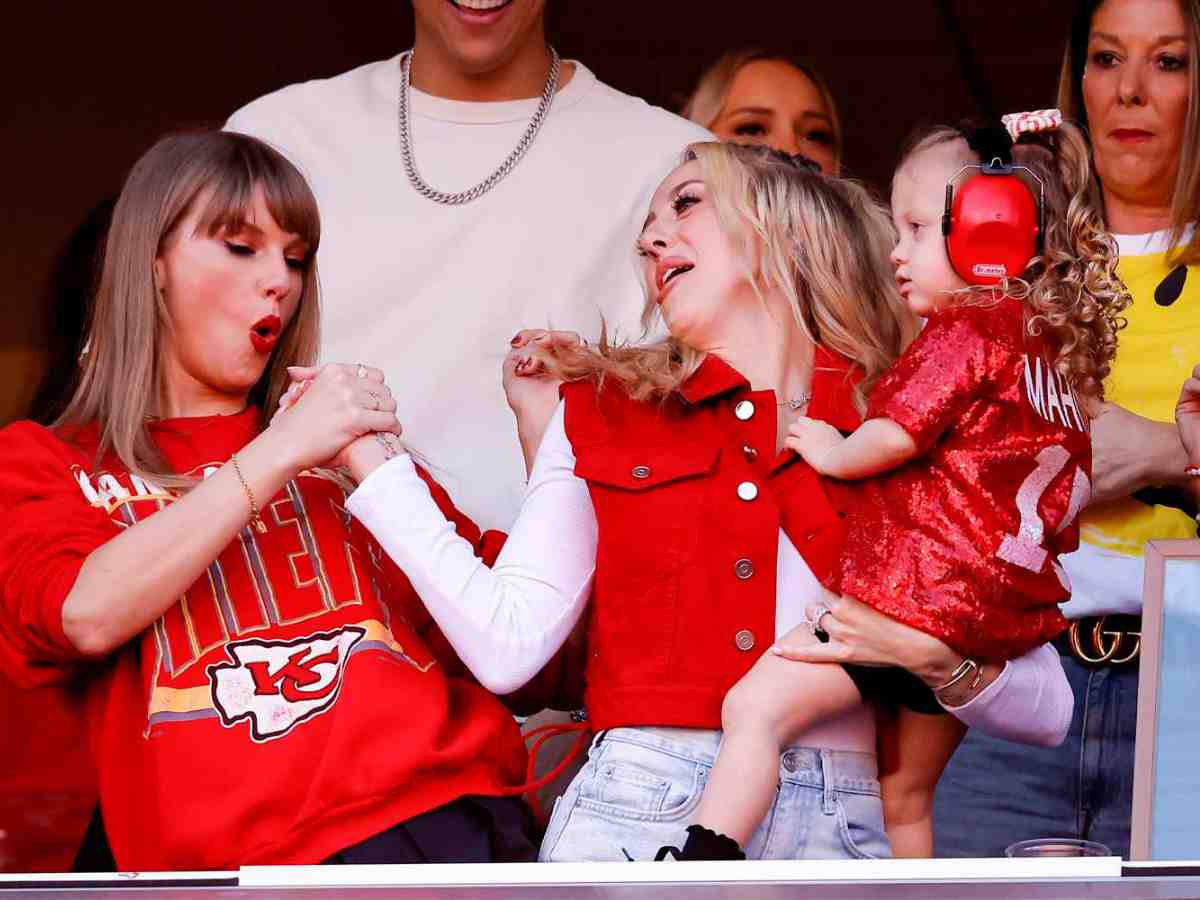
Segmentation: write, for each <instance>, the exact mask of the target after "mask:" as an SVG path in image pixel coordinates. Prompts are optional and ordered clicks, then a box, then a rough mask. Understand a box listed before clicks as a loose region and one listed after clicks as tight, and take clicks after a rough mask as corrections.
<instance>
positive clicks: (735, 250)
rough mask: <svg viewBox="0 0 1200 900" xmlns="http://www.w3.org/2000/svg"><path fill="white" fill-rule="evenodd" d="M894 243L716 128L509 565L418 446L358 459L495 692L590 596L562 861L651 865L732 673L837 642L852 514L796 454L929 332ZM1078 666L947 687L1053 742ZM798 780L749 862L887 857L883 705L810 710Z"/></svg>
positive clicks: (920, 651) (793, 776)
mask: <svg viewBox="0 0 1200 900" xmlns="http://www.w3.org/2000/svg"><path fill="white" fill-rule="evenodd" d="M891 245H892V232H891V227H890V225H889V223H888V219H887V216H886V214H885V213H884V212H883V211H882V210H881V209H880V208H879V207H878V206H877V205H876V204H875V203H874V202H873V201H872V200H871V199H870V197H869V196H868V195H867V193H866V192H865V190H863V189H862V188H861V187H859V186H857V185H855V184H853V183H851V182H846V181H840V180H837V179H832V178H826V177H824V176H822V175H820V174H818V173H816V172H815V171H813V169H812V167H810V166H809V165H806V164H804V163H797V162H796V161H793V160H791V159H789V158H788V157H786V156H784V155H782V154H778V153H775V152H773V151H770V150H767V149H765V148H749V147H740V146H735V145H723V144H695V145H692V147H690V148H689V150H688V151H687V154H686V158H685V160H684V162H683V163H682V164H681V165H680V166H679V167H678V168H677V169H676V170H675V171H674V172H673V173H672V174H671V175H669V176H668V177H667V178H666V180H665V181H664V182H663V183H662V185H661V186H660V187H659V189H658V191H657V192H656V194H655V196H654V199H653V201H652V203H651V207H650V210H649V214H648V215H647V217H646V220H645V225H644V228H643V230H642V232H641V235H640V236H639V238H638V240H637V249H638V252H639V254H640V257H641V265H642V270H643V273H644V276H645V282H646V291H647V296H648V304H647V309H646V320H647V323H649V322H652V321H653V320H654V319H655V318H656V317H658V316H661V317H662V319H663V320H664V321H665V324H666V327H667V329H668V330H669V332H670V337H669V338H668V339H666V340H664V341H661V342H659V343H656V344H652V345H649V346H644V347H624V348H621V347H611V346H607V345H606V344H605V343H604V342H603V341H602V342H601V345H600V347H599V349H598V350H590V349H587V348H576V349H574V350H572V349H566V350H563V351H561V352H559V353H558V354H556V359H555V360H554V361H553V362H552V368H553V369H554V370H555V372H556V374H558V375H560V376H562V377H564V378H566V379H567V380H568V383H567V384H566V385H565V386H564V387H563V388H562V402H561V403H560V404H559V405H558V406H557V407H551V409H552V414H551V417H550V421H549V425H548V428H547V429H546V436H545V438H544V440H542V442H541V444H540V446H537V445H536V441H535V440H532V439H530V440H526V441H525V443H526V450H527V453H528V455H529V456H530V457H533V458H532V469H531V474H530V481H529V488H528V492H527V494H526V497H525V501H524V504H523V506H522V510H521V514H520V516H519V518H518V520H517V522H516V523H515V525H514V527H513V530H512V533H511V535H510V537H509V540H508V543H507V544H506V545H505V548H504V550H503V551H502V552H501V554H500V556H499V558H498V559H497V561H496V563H495V564H494V565H493V566H492V567H490V568H489V567H488V566H486V565H484V564H482V563H480V562H478V561H477V560H475V559H474V558H473V557H472V554H471V549H470V546H469V545H468V544H466V543H465V542H463V541H461V540H459V539H458V538H457V537H456V536H455V535H454V533H453V528H452V526H451V525H450V523H449V522H447V521H446V520H445V518H444V517H443V516H442V515H441V513H440V512H439V511H438V510H437V508H436V506H435V505H434V504H433V503H431V500H430V496H429V492H428V490H427V488H426V487H425V486H424V484H423V483H422V482H421V480H420V479H419V478H418V477H417V474H416V470H415V469H414V468H413V465H412V462H411V460H409V459H408V458H407V457H406V456H405V455H404V454H402V453H401V454H399V455H397V457H396V458H395V459H392V460H390V461H388V462H386V463H384V462H383V457H384V455H385V454H384V453H383V451H382V448H378V449H375V448H368V450H369V452H371V453H374V454H375V457H376V458H375V459H374V460H367V459H366V457H367V451H364V454H363V455H362V456H359V457H358V458H357V460H358V462H357V464H356V475H357V476H358V477H359V480H360V486H359V488H358V490H357V491H356V492H355V493H354V494H353V495H352V496H351V498H350V500H349V502H348V504H347V506H348V508H349V509H350V510H351V511H352V512H353V513H354V514H355V515H356V516H357V517H358V518H359V519H360V520H362V521H363V523H364V524H366V525H367V527H368V528H369V529H370V530H371V531H372V532H373V533H374V534H375V536H376V537H377V539H379V541H380V543H381V544H382V545H383V547H384V548H385V549H386V550H387V551H388V553H390V554H391V555H392V557H393V558H394V559H395V560H396V561H397V562H398V563H399V564H400V565H401V566H402V568H403V569H404V570H405V572H406V573H407V574H408V576H409V577H410V578H411V579H412V583H413V586H414V587H415V588H416V589H417V591H418V593H419V594H420V595H421V596H422V598H423V599H424V601H425V603H426V605H427V606H428V607H429V609H430V611H431V613H432V614H433V616H434V618H435V619H436V620H437V622H438V624H439V625H440V626H441V627H442V630H443V632H444V633H445V634H446V636H447V638H448V639H449V640H450V641H451V643H452V644H453V645H454V646H455V648H456V649H457V650H458V652H459V653H460V655H461V656H462V658H463V660H464V662H465V663H466V664H467V665H468V666H469V667H470V668H471V670H472V671H473V672H474V673H475V675H476V676H477V677H478V678H479V679H480V681H481V682H482V683H484V684H485V685H487V686H489V687H491V688H492V689H493V690H497V691H505V690H509V689H512V688H514V687H516V686H518V685H520V684H522V683H523V682H524V681H525V680H526V679H528V678H529V677H530V676H531V675H532V674H533V673H535V672H536V671H537V670H538V669H539V668H540V667H541V665H542V664H543V663H544V662H545V661H546V660H547V659H549V658H550V657H551V655H553V654H554V652H555V651H556V650H557V649H558V647H559V646H560V644H562V642H563V641H564V640H565V639H566V637H567V635H568V634H569V633H570V631H571V629H572V627H573V626H574V625H575V623H576V621H578V619H579V618H580V616H581V615H582V614H583V612H584V610H585V607H586V608H588V609H589V610H590V615H591V619H590V628H589V638H588V640H589V647H588V665H587V695H586V700H587V710H588V714H589V717H590V719H591V721H592V724H593V725H594V727H595V728H596V729H597V730H598V731H599V734H598V735H597V737H596V739H595V741H594V743H593V746H592V748H591V751H590V757H589V761H588V763H587V764H586V765H585V766H584V768H583V770H582V771H581V772H580V773H579V775H578V776H577V777H576V778H575V780H574V781H573V782H572V784H571V786H570V788H569V789H568V790H567V792H566V794H565V795H564V796H563V798H562V799H561V800H560V801H559V803H558V804H557V806H556V808H555V811H554V814H553V816H552V818H551V820H550V825H549V829H548V831H547V834H546V837H545V840H544V841H543V844H542V850H541V854H540V858H541V859H543V860H564V861H565V860H620V859H627V858H634V859H647V858H650V857H651V856H653V855H654V853H655V851H657V850H658V849H659V848H660V847H662V846H663V845H666V844H672V843H680V842H682V838H683V837H684V829H685V827H686V826H687V825H688V823H689V821H691V820H692V817H693V813H694V812H695V810H696V807H697V804H698V803H699V801H700V796H701V792H702V790H703V786H704V783H705V780H706V778H707V775H708V773H709V771H710V770H711V768H712V763H713V760H714V759H715V756H716V753H717V749H718V746H719V744H720V740H721V732H720V727H721V707H722V701H723V699H724V697H725V694H726V692H727V691H728V690H729V688H730V687H732V686H733V684H734V683H735V682H736V681H737V680H738V679H739V678H740V677H741V676H742V675H743V674H745V673H746V672H747V671H748V670H749V668H750V667H751V666H752V665H753V663H754V662H755V660H756V659H758V657H759V656H761V655H762V653H764V652H765V651H766V650H767V649H768V648H769V647H770V646H771V645H772V643H773V642H774V641H775V640H776V638H777V637H778V636H780V635H784V634H785V633H789V632H792V631H797V632H798V633H800V634H808V637H809V639H810V640H812V639H813V638H812V635H811V633H809V632H808V630H807V629H805V628H803V627H802V626H803V623H804V621H805V616H804V611H805V605H806V604H808V603H810V602H815V601H816V600H817V599H818V598H819V597H820V586H819V581H818V579H819V578H820V577H821V576H823V575H824V574H825V573H826V572H827V571H828V570H829V568H830V566H831V565H832V564H833V562H834V559H835V558H836V556H837V554H838V552H839V551H840V549H841V546H842V543H843V540H844V538H845V533H844V528H843V525H842V520H841V518H840V516H839V515H838V512H837V510H836V509H835V508H834V506H833V505H832V504H831V502H830V500H829V498H828V496H827V495H826V492H825V489H824V487H823V486H822V483H821V481H820V480H819V478H818V476H817V475H816V474H815V473H814V472H813V471H812V470H811V469H810V468H809V467H808V466H807V465H806V464H805V463H804V462H803V461H802V460H800V459H799V458H798V457H796V456H794V455H793V454H790V453H781V452H780V450H781V448H782V446H783V437H784V435H785V433H786V429H787V426H788V423H789V422H790V421H791V420H792V419H794V418H795V417H796V416H798V415H800V414H801V413H806V414H807V415H808V416H811V417H814V418H818V419H823V420H825V421H827V422H830V423H832V424H833V425H835V426H837V427H839V428H841V429H843V430H852V429H853V428H855V427H856V426H857V425H858V423H859V421H860V417H861V414H862V411H863V409H864V408H865V406H864V401H865V398H866V396H867V393H868V392H869V391H870V388H871V385H872V384H873V383H874V382H875V380H876V379H877V378H878V377H879V375H880V374H881V373H882V372H883V371H884V370H885V369H886V368H887V367H888V366H889V365H890V364H891V363H892V362H893V361H894V360H895V359H896V357H897V356H898V355H899V353H900V352H901V350H902V348H903V347H904V345H905V344H906V342H907V341H908V340H909V339H911V337H912V336H913V335H914V333H915V322H914V320H913V319H912V318H911V317H910V316H909V315H908V313H907V312H906V310H905V307H904V306H903V304H902V301H901V299H900V297H899V294H898V292H897V289H896V285H895V282H894V280H893V276H892V270H891V266H890V263H889V262H888V254H889V252H890V250H891ZM521 349H522V350H524V349H526V348H521ZM514 365H517V368H518V369H519V371H518V372H517V373H516V374H518V375H519V374H522V373H526V374H528V373H530V372H532V371H533V369H534V368H536V367H535V366H534V365H533V364H531V363H528V362H521V363H519V364H515V363H514V362H513V361H510V363H509V366H510V369H511V368H513V366H514ZM521 381H522V379H520V378H515V379H511V378H510V382H511V384H510V387H511V388H512V391H511V392H510V402H512V403H513V405H514V407H515V408H517V409H518V412H519V414H522V413H523V414H524V418H526V419H527V420H535V421H536V419H537V415H538V407H539V404H541V403H544V392H545V391H546V390H547V384H546V383H544V382H543V383H541V384H527V385H521V384H520V382H521ZM534 381H535V380H534V379H529V382H531V383H532V382H534ZM527 391H528V392H529V393H531V394H535V395H536V397H534V398H532V399H531V398H530V397H527V396H523V395H524V394H525V393H526V392H527ZM538 430H539V428H538V427H533V428H532V429H528V430H526V429H523V430H522V436H523V439H525V437H526V435H527V434H534V433H536V432H537V431H538ZM535 447H536V456H535V455H534V448H535ZM364 461H365V462H366V464H365V465H364V464H363V463H364ZM879 618H882V617H879ZM873 627H875V633H876V634H877V635H879V636H880V637H879V643H880V646H881V647H884V648H885V649H883V650H881V652H880V655H879V658H878V659H876V660H869V661H875V662H882V663H892V664H898V665H902V666H904V667H906V668H909V669H911V670H913V671H914V672H916V673H917V674H919V675H920V676H921V677H922V679H923V680H926V681H927V683H929V684H931V685H937V684H940V683H941V682H943V681H945V680H948V677H949V673H950V672H952V671H953V670H954V668H955V666H956V665H957V664H958V663H960V662H961V659H962V658H961V657H957V656H955V655H954V654H953V653H951V652H949V651H948V648H946V647H945V645H943V644H940V642H938V641H936V640H934V639H932V638H929V637H928V636H923V637H922V636H920V635H918V633H916V632H912V631H911V630H910V629H906V628H904V627H903V626H900V625H898V624H896V625H895V628H894V629H893V630H892V631H891V632H888V631H887V626H886V625H884V626H878V623H877V622H876V623H875V625H874V626H873ZM793 639H794V636H793ZM889 641H891V642H892V643H891V646H892V647H894V648H896V649H894V650H893V651H892V652H890V653H889V652H888V651H887V650H886V646H887V645H888V642H889ZM858 661H863V660H861V659H860V660H858ZM1056 666H1057V660H1056V657H1055V656H1054V654H1053V653H1048V654H1047V653H1041V652H1038V651H1035V652H1034V653H1033V654H1030V655H1028V656H1026V657H1023V658H1022V659H1020V660H1017V661H1015V662H1013V663H1011V664H1009V665H1007V666H1006V667H1004V668H1003V669H1001V667H990V668H989V669H988V670H987V671H986V672H985V673H984V677H983V678H982V679H981V680H980V683H979V684H977V685H975V686H974V688H973V691H974V692H973V693H956V692H951V693H949V694H945V695H943V696H942V698H941V699H942V700H943V702H945V703H947V704H954V705H958V704H964V705H963V706H961V708H958V709H956V710H955V712H956V713H957V714H958V715H960V716H962V717H963V718H964V719H966V720H968V721H970V722H971V724H974V725H977V726H979V727H984V728H989V729H991V730H993V731H998V732H1000V733H1004V734H1007V735H1008V736H1011V737H1020V738H1024V739H1033V740H1052V739H1053V738H1054V736H1055V735H1056V734H1057V733H1058V732H1060V731H1061V730H1062V729H1063V728H1065V719H1066V717H1069V700H1066V701H1065V702H1066V703H1067V709H1066V716H1064V710H1063V703H1064V696H1065V694H1066V685H1065V682H1064V681H1063V679H1062V676H1061V670H1060V669H1057V668H1056ZM962 687H963V685H962V684H961V683H960V684H958V685H956V686H955V688H956V690H957V689H960V688H962ZM1014 706H1016V707H1017V708H1019V709H1020V710H1021V714H1020V715H1014V714H1013V707H1014ZM777 777H778V780H779V790H778V793H777V795H776V799H775V803H774V804H773V806H772V808H771V811H770V813H769V814H768V816H767V818H766V819H765V821H764V824H762V825H761V826H760V827H759V828H758V829H757V830H756V831H755V833H754V834H753V835H752V837H751V838H750V840H749V841H748V842H747V844H746V853H747V855H748V856H750V857H753V858H788V859H791V858H821V857H849V858H858V857H873V856H886V855H888V854H889V846H888V841H887V837H886V835H885V833H884V823H883V816H882V808H881V804H880V798H879V782H878V764H877V761H876V753H875V725H874V717H873V715H872V713H871V711H870V710H869V709H868V708H867V707H866V706H865V705H859V706H856V707H854V708H852V709H850V710H849V711H848V712H846V713H844V714H841V715H839V716H837V717H836V718H832V719H829V720H827V721H823V722H821V723H820V724H818V725H815V726H813V727H811V728H809V729H807V730H806V731H805V732H804V733H803V734H802V735H800V736H799V737H798V738H797V739H796V741H795V742H794V743H793V744H792V745H791V746H789V747H788V748H787V749H786V750H785V751H784V752H783V754H782V755H781V757H780V763H779V768H778V773H777ZM711 855H713V856H716V855H719V853H718V852H715V851H714V852H712V854H711Z"/></svg>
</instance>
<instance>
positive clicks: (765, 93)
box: [680, 49, 842, 175]
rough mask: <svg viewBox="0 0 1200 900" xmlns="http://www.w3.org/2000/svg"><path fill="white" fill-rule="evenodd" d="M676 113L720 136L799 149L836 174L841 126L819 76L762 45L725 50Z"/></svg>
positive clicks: (800, 62) (791, 151) (789, 151)
mask: <svg viewBox="0 0 1200 900" xmlns="http://www.w3.org/2000/svg"><path fill="white" fill-rule="evenodd" d="M680 114H681V115H683V116H684V117H685V118H688V119H691V120H692V121H693V122H695V123H696V124H698V125H702V126H704V127H705V128H707V129H708V130H709V131H711V132H712V133H713V134H715V135H716V136H717V137H718V138H720V139H721V140H723V141H733V142H734V143H739V144H766V145H767V146H768V147H774V148H775V149H776V150H780V151H782V152H784V153H787V154H789V155H795V154H797V153H801V154H803V155H804V156H807V157H808V158H809V159H811V160H813V161H814V162H815V163H817V165H819V166H820V167H821V171H822V172H824V173H825V174H826V175H837V174H839V173H840V172H841V165H842V126H841V121H840V120H839V119H838V112H837V105H836V104H835V103H834V101H833V95H832V94H831V93H830V92H829V87H828V86H827V85H826V84H825V81H824V79H822V78H821V76H820V74H819V73H818V72H817V70H816V69H814V68H813V67H812V66H811V65H809V64H808V63H806V62H804V61H803V60H800V59H797V58H795V57H792V56H788V55H786V54H780V53H771V52H768V51H765V50H756V49H743V50H731V51H730V52H728V53H726V54H725V55H723V56H722V57H721V58H720V59H718V60H717V61H716V62H715V63H713V65H712V66H711V67H710V68H709V69H708V70H707V71H705V73H704V74H703V75H702V76H700V81H699V82H698V83H697V84H696V88H695V90H693V91H692V95H691V97H690V98H689V99H688V101H687V103H686V104H685V105H684V107H683V109H682V110H680Z"/></svg>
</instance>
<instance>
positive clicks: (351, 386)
mask: <svg viewBox="0 0 1200 900" xmlns="http://www.w3.org/2000/svg"><path fill="white" fill-rule="evenodd" d="M288 374H289V375H290V376H291V378H292V382H291V384H290V385H289V386H288V389H287V391H285V392H284V394H283V396H282V397H280V398H279V409H278V411H277V412H276V413H275V416H274V418H272V419H271V426H270V427H271V429H272V430H276V429H277V430H278V432H279V434H280V435H281V437H285V438H286V441H285V442H284V446H286V447H287V448H288V452H289V453H291V454H292V455H294V457H295V463H296V465H297V467H298V468H301V469H303V468H308V467H311V466H318V465H323V466H330V467H334V468H337V467H343V466H344V467H347V468H349V469H351V471H352V473H353V474H354V475H355V477H356V478H359V479H360V480H361V477H363V474H364V473H363V470H364V469H365V470H366V471H369V470H370V468H374V466H375V465H378V464H380V463H382V462H383V461H385V460H386V458H387V453H386V449H385V446H384V443H382V442H381V441H380V440H379V439H377V438H376V437H375V435H376V434H382V435H399V434H400V433H401V430H402V429H401V427H400V422H399V420H398V419H397V418H396V401H395V398H393V397H392V392H391V390H390V389H389V388H388V386H387V385H386V384H385V383H384V378H383V372H381V371H380V370H379V369H375V368H372V367H370V366H363V365H347V364H342V363H329V364H326V365H323V366H291V367H289V368H288ZM397 446H398V443H397ZM376 457H377V459H376Z"/></svg>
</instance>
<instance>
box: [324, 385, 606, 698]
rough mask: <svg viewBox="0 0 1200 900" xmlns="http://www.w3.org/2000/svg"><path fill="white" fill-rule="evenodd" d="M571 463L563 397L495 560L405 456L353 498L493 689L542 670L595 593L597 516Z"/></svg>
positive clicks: (351, 504)
mask: <svg viewBox="0 0 1200 900" xmlns="http://www.w3.org/2000/svg"><path fill="white" fill-rule="evenodd" d="M574 470H575V454H574V451H573V450H572V448H571V444H570V442H569V440H568V439H567V435H566V431H565V428H564V425H563V405H562V404H561V403H560V404H559V406H558V409H557V410H556V411H555V413H554V416H553V418H552V419H551V421H550V425H549V426H548V428H547V430H546V436H545V437H544V438H543V440H542V444H541V447H540V448H539V450H538V455H537V459H536V461H535V462H534V467H533V472H532V473H531V475H530V479H529V486H528V488H527V489H526V492H525V499H524V500H523V502H522V504H521V510H520V513H519V515H518V516H517V521H516V522H515V523H514V525H513V528H512V531H511V533H510V534H509V536H508V540H507V542H506V543H505V544H504V547H503V549H501V550H500V552H499V554H498V556H497V557H496V560H495V563H494V565H492V566H490V567H489V566H488V565H487V563H486V562H485V561H484V560H483V559H480V558H479V557H478V556H477V555H476V552H475V547H474V546H473V545H472V544H471V543H470V542H469V541H468V540H465V539H464V538H463V537H462V536H461V535H460V534H459V533H458V532H457V531H456V530H455V527H454V524H453V523H452V522H451V521H450V520H449V519H448V518H447V517H446V515H445V513H444V512H443V510H442V509H441V508H440V507H439V506H438V503H437V502H436V500H435V499H434V497H433V495H432V494H431V492H430V488H429V485H428V484H427V483H426V481H425V480H423V479H422V478H421V476H420V473H419V472H418V470H417V469H416V467H415V466H414V465H413V462H412V459H411V458H410V457H408V456H407V455H404V456H400V457H397V458H396V459H394V460H392V461H390V462H388V463H387V464H385V465H383V466H380V467H379V468H378V469H376V470H375V471H374V472H372V473H371V474H370V475H369V476H368V477H367V478H366V479H364V480H363V483H362V484H361V485H359V487H358V489H357V490H356V491H355V492H354V493H353V494H352V495H351V496H350V499H349V501H348V504H347V506H348V509H349V510H350V512H352V513H353V514H354V515H355V516H356V517H357V518H358V519H359V521H361V522H362V523H363V524H364V525H366V527H367V528H368V529H369V530H370V531H371V533H372V534H373V535H374V536H375V539H376V540H377V541H378V542H379V544H380V545H381V546H382V547H383V549H384V550H385V551H386V552H387V553H388V555H389V556H391V558H392V559H393V560H395V562H396V564H397V565H398V566H399V567H400V569H401V570H402V571H403V572H404V574H405V575H406V576H407V577H408V579H409V581H410V582H411V583H412V585H413V587H414V588H415V589H416V591H417V593H418V594H419V595H420V597H421V599H422V600H423V601H424V603H425V606H426V608H427V609H428V610H429V612H430V614H431V615H432V616H433V618H434V619H435V620H436V622H437V624H438V626H439V627H440V628H441V630H442V632H443V633H444V634H445V636H446V638H447V639H448V640H449V641H450V643H451V645H453V647H454V649H455V650H456V651H457V652H458V655H459V656H460V657H461V658H462V661H463V662H464V663H465V664H466V665H467V667H468V668H469V669H470V670H471V672H472V673H473V674H474V675H475V677H476V678H477V679H478V680H479V682H480V684H482V685H483V686H484V687H486V688H487V689H488V690H490V691H492V692H494V693H497V694H506V693H510V692H512V691H514V690H516V689H517V688H519V687H520V686H521V685H523V684H525V683H526V682H527V681H529V679H530V678H532V677H533V676H534V675H536V674H537V673H538V672H539V671H540V670H541V669H542V667H543V666H544V665H545V664H546V663H547V662H548V661H549V660H550V658H551V657H552V656H554V654H555V652H556V651H557V650H558V649H559V647H561V646H562V645H563V643H564V642H565V641H566V640H567V637H568V636H569V635H570V633H571V629H572V628H573V627H574V626H575V623H576V622H577V621H578V620H579V617H580V615H581V614H582V612H583V609H584V607H585V605H586V604H587V600H588V597H589V595H590V593H591V587H592V577H593V574H594V571H595V565H596V541H597V527H596V514H595V510H594V509H593V507H592V501H591V496H590V494H589V493H588V489H587V484H586V483H585V482H584V481H583V480H582V479H580V478H579V477H578V476H577V475H575V471H574Z"/></svg>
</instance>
